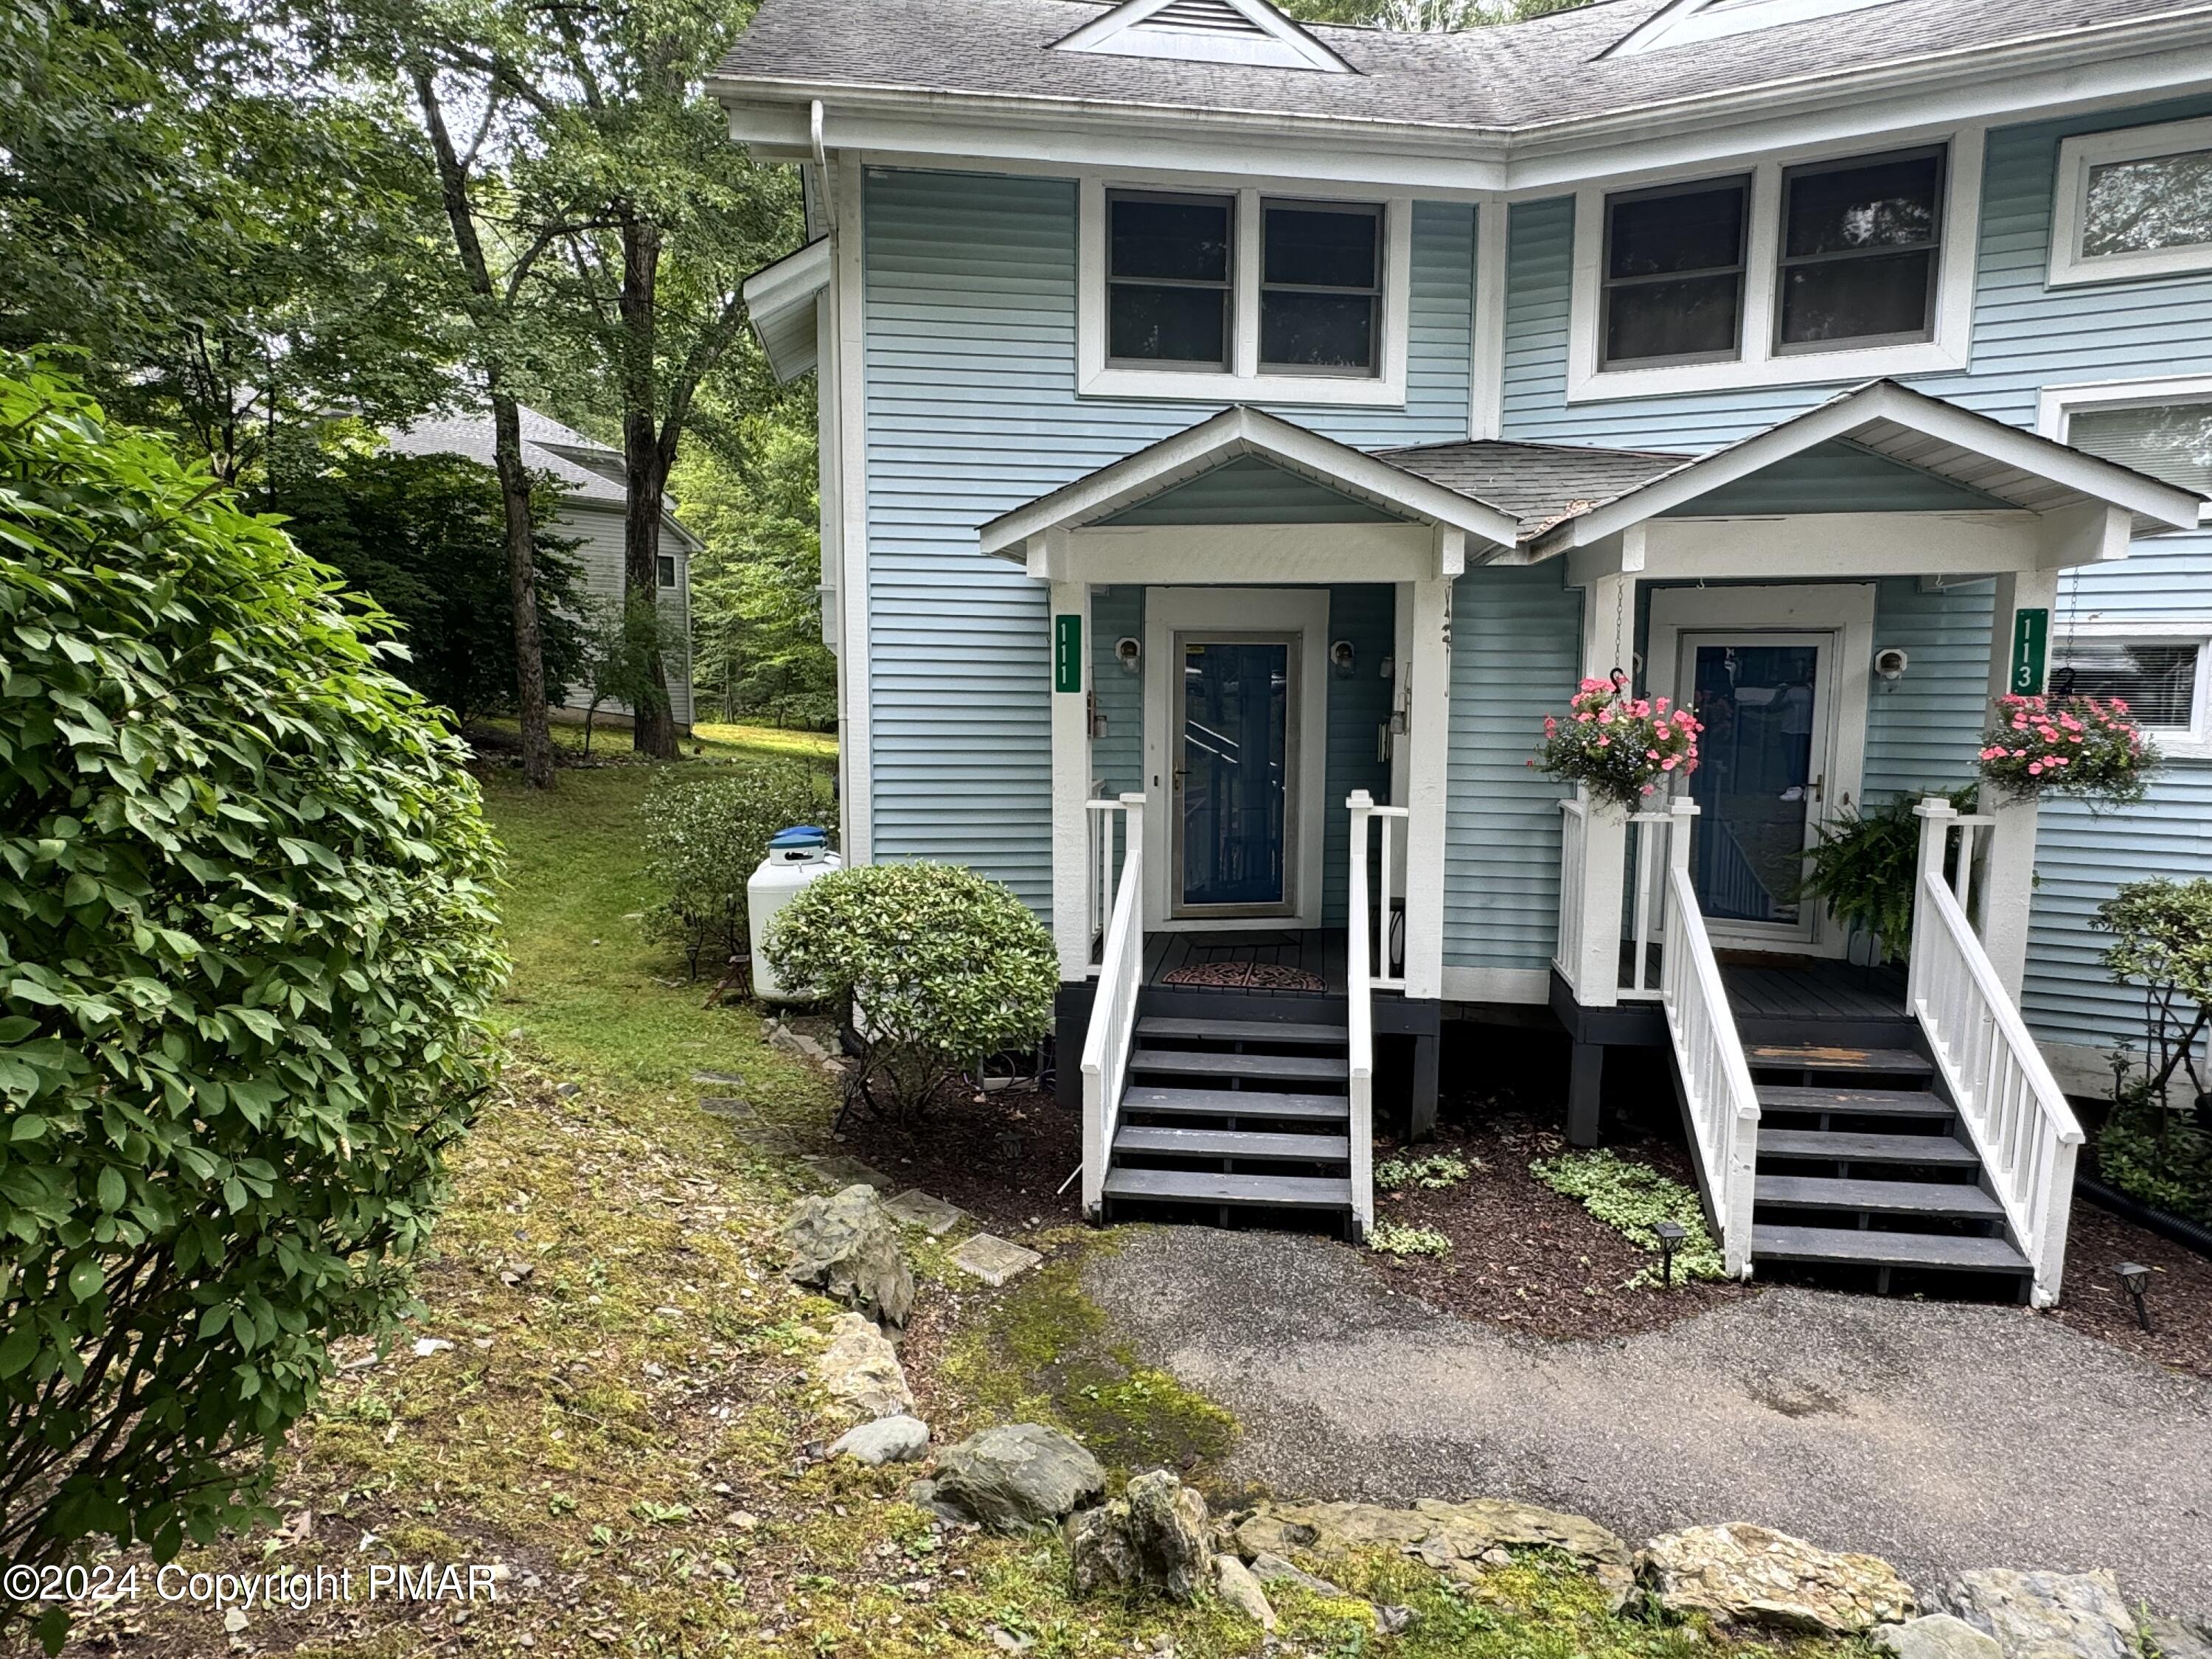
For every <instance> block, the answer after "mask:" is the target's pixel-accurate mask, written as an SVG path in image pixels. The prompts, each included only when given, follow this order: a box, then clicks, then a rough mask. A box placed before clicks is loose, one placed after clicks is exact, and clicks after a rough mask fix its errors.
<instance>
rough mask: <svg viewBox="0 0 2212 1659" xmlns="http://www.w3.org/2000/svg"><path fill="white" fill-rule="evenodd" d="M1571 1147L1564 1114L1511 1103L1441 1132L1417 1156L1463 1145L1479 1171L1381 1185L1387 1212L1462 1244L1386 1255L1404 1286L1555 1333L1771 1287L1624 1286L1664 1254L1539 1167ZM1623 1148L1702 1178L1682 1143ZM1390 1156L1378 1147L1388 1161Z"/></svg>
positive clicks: (1587, 1330)
mask: <svg viewBox="0 0 2212 1659" xmlns="http://www.w3.org/2000/svg"><path fill="white" fill-rule="evenodd" d="M1478 1109H1479V1108H1478ZM1565 1146H1566V1141H1565V1138H1564V1137H1563V1136H1561V1135H1560V1134H1559V1131H1558V1129H1557V1127H1555V1122H1554V1121H1553V1120H1552V1119H1550V1118H1548V1117H1544V1116H1538V1115H1531V1114H1528V1113H1526V1112H1523V1111H1521V1110H1518V1109H1513V1108H1510V1107H1507V1108H1503V1109H1492V1111H1491V1113H1490V1115H1483V1116H1473V1117H1467V1118H1462V1119H1461V1120H1460V1121H1447V1122H1446V1123H1444V1124H1443V1125H1441V1126H1440V1127H1439V1128H1438V1132H1437V1138H1436V1139H1434V1140H1432V1141H1429V1142H1426V1143H1425V1144H1423V1145H1422V1146H1419V1147H1416V1148H1413V1152H1415V1153H1416V1154H1417V1155H1419V1154H1426V1153H1432V1152H1454V1153H1456V1154H1457V1155H1458V1156H1459V1157H1461V1158H1464V1159H1466V1160H1467V1161H1468V1163H1469V1164H1472V1165H1474V1166H1475V1167H1474V1172H1473V1174H1472V1175H1470V1176H1469V1177H1468V1179H1467V1180H1465V1181H1463V1182H1458V1183H1457V1184H1455V1185H1454V1186H1451V1187H1448V1188H1441V1189H1437V1190H1433V1191H1431V1190H1425V1189H1423V1188H1409V1189H1407V1190H1406V1191H1404V1192H1401V1193H1395V1194H1393V1193H1381V1192H1378V1193H1377V1194H1376V1205H1375V1214H1376V1219H1377V1220H1378V1221H1395V1222H1398V1223H1400V1224H1401V1225H1406V1226H1414V1227H1433V1228H1435V1229H1436V1230H1437V1231H1439V1232H1441V1233H1443V1235H1444V1236H1445V1237H1448V1238H1449V1239H1450V1240H1451V1242H1452V1249H1451V1254H1450V1255H1448V1256H1444V1257H1441V1258H1437V1257H1430V1256H1417V1257H1413V1258H1412V1259H1410V1260H1408V1261H1404V1262H1399V1261H1395V1260H1393V1259H1392V1258H1390V1257H1389V1256H1383V1255H1377V1256H1376V1258H1375V1260H1376V1261H1377V1262H1378V1263H1381V1264H1382V1265H1383V1267H1385V1269H1386V1270H1387V1271H1388V1272H1389V1274H1390V1277H1391V1279H1392V1281H1393V1282H1394V1283H1395V1284H1396V1285H1398V1286H1399V1287H1400V1288H1401V1289H1404V1290H1406V1291H1410V1292H1411V1293H1412V1294H1413V1295H1415V1296H1418V1297H1420V1298H1421V1300H1422V1301H1424V1302H1426V1303H1429V1304H1431V1305H1432V1306H1435V1307H1437V1308H1441V1309H1443V1310H1446V1311H1448V1312H1450V1313H1455V1314H1458V1315H1460V1316H1462V1317H1463V1318H1467V1319H1480V1320H1483V1321H1486V1322H1489V1323H1491V1324H1494V1325H1503V1326H1505V1327H1507V1328H1510V1329H1513V1330H1516V1331H1524V1332H1526V1333H1528V1334H1529V1335H1531V1336H1539V1337H1545V1338H1548V1339H1551V1340H1588V1339H1591V1338H1597V1337H1611V1336H1628V1335H1632V1334H1635V1333H1636V1332H1638V1331H1649V1330H1656V1329H1659V1328H1662V1327H1664V1326H1667V1325H1671V1324H1673V1323H1674V1322H1675V1321H1676V1320H1679V1319H1686V1318H1688V1317H1690V1316H1692V1315H1693V1314H1699V1313H1703V1312H1705V1310H1707V1309H1708V1308H1711V1307H1714V1306H1717V1304H1721V1303H1723V1302H1734V1301H1740V1300H1741V1299H1742V1298H1743V1297H1747V1296H1756V1295H1757V1294H1758V1293H1759V1286H1758V1285H1756V1284H1753V1285H1736V1284H1711V1283H1705V1284H1687V1283H1684V1282H1683V1281H1681V1280H1680V1279H1677V1280H1676V1281H1675V1285H1674V1289H1673V1290H1671V1291H1665V1290H1660V1289H1656V1288H1644V1287H1639V1288H1638V1289H1635V1290H1628V1289H1626V1288H1624V1287H1625V1286H1626V1283H1627V1281H1628V1280H1629V1279H1632V1278H1633V1277H1634V1276H1635V1275H1636V1274H1637V1273H1638V1272H1639V1271H1641V1270H1642V1269H1643V1268H1644V1267H1648V1266H1650V1265H1651V1264H1653V1263H1654V1262H1656V1261H1657V1260H1658V1258H1657V1257H1656V1255H1653V1254H1651V1253H1650V1252H1649V1251H1646V1250H1644V1249H1640V1248H1639V1247H1638V1246H1637V1245H1636V1244H1634V1243H1631V1242H1630V1241H1629V1240H1628V1239H1627V1238H1626V1237H1623V1236H1622V1235H1621V1234H1620V1233H1618V1232H1616V1231H1613V1229H1612V1228H1611V1227H1608V1226H1607V1225H1605V1223H1603V1222H1602V1221H1600V1220H1598V1219H1597V1218H1595V1217H1594V1216H1592V1215H1591V1214H1590V1213H1589V1211H1587V1210H1585V1209H1583V1206H1582V1205H1581V1204H1580V1203H1579V1202H1578V1201H1577V1200H1574V1199H1571V1198H1569V1197H1567V1196H1566V1195H1565V1194H1562V1193H1555V1192H1553V1190H1552V1189H1551V1188H1549V1187H1547V1186H1545V1185H1544V1183H1543V1182H1541V1181H1538V1180H1537V1179H1536V1177H1535V1176H1532V1175H1530V1174H1529V1173H1528V1165H1529V1164H1531V1163H1532V1162H1534V1160H1536V1159H1538V1158H1549V1157H1552V1156H1553V1155H1554V1154H1556V1153H1558V1152H1561V1151H1564V1150H1565ZM1615 1150H1616V1151H1620V1152H1625V1153H1627V1154H1630V1155H1632V1156H1634V1157H1637V1158H1642V1159H1643V1160H1644V1161H1645V1162H1648V1163H1650V1164H1656V1166H1657V1167H1658V1168H1660V1169H1661V1170H1664V1171H1665V1172H1666V1173H1667V1174H1668V1175H1669V1176H1674V1178H1675V1179H1676V1180H1678V1181H1681V1182H1689V1181H1690V1180H1691V1178H1692V1177H1691V1171H1690V1167H1689V1163H1688V1160H1687V1159H1686V1158H1685V1157H1684V1156H1683V1154H1682V1153H1681V1152H1680V1149H1679V1148H1676V1147H1673V1146H1667V1145H1665V1144H1664V1143H1662V1142H1659V1141H1656V1140H1653V1141H1646V1142H1644V1143H1642V1144H1640V1145H1619V1144H1617V1143H1616V1144H1615ZM1384 1157H1385V1154H1384V1153H1383V1151H1382V1150H1381V1149H1380V1148H1378V1149H1377V1150H1376V1163H1377V1164H1380V1163H1382V1162H1383V1159H1384Z"/></svg>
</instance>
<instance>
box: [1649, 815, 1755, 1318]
mask: <svg viewBox="0 0 2212 1659" xmlns="http://www.w3.org/2000/svg"><path fill="white" fill-rule="evenodd" d="M1697 811H1698V808H1697V805H1696V803H1694V802H1692V801H1686V800H1680V801H1677V802H1675V803H1674V812H1673V813H1672V814H1671V816H1672V817H1674V818H1675V819H1676V820H1678V822H1677V823H1675V824H1674V827H1673V830H1672V833H1671V839H1670V841H1669V842H1668V857H1667V860H1666V887H1665V893H1666V927H1667V948H1666V951H1665V953H1664V957H1663V958H1662V967H1661V971H1660V975H1659V1001H1660V1005H1661V1006H1662V1007H1663V1008H1664V1009H1665V1010H1666V1013H1667V1034H1668V1038H1669V1039H1670V1040H1671V1041H1672V1042H1673V1043H1674V1069H1675V1074H1676V1075H1677V1076H1678V1077H1679V1078H1680V1080H1681V1087H1682V1098H1683V1101H1684V1103H1685V1104H1686V1107H1687V1109H1688V1114H1689V1119H1690V1125H1691V1127H1692V1130H1693V1131H1694V1132H1695V1133H1696V1135H1697V1143H1698V1144H1697V1154H1698V1159H1699V1163H1700V1164H1702V1166H1703V1167H1704V1170H1705V1194H1706V1197H1707V1199H1708V1200H1709V1201H1710V1202H1711V1206H1712V1212H1713V1222H1714V1225H1715V1226H1716V1227H1717V1229H1718V1230H1719V1232H1720V1246H1721V1254H1722V1256H1723V1259H1724V1260H1725V1261H1726V1264H1727V1270H1728V1273H1729V1276H1730V1277H1731V1278H1735V1279H1748V1278H1750V1277H1751V1229H1752V1194H1753V1188H1754V1185H1755V1183H1756V1182H1757V1179H1758V1175H1759V1094H1758V1091H1756V1090H1755V1089H1753V1086H1752V1082H1751V1067H1750V1066H1748V1065H1747V1064H1746V1063H1745V1060H1744V1056H1743V1042H1742V1040H1741V1038H1739V1037H1738V1036H1736V1030H1735V1014H1734V1013H1733V1012H1730V1010H1729V1002H1728V992H1727V989H1726V987H1723V984H1722V982H1721V969H1720V963H1718V962H1717V960H1715V959H1714V957H1713V946H1712V941H1711V939H1709V938H1707V937H1706V934H1705V915H1704V914H1703V913H1702V912H1701V911H1699V908H1698V889H1697V884H1696V883H1695V882H1694V881H1692V879H1691V877H1690V823H1689V821H1690V819H1691V818H1692V817H1696V816H1697ZM1638 885H1639V887H1640V886H1641V884H1640V883H1639V884H1638ZM1638 948H1639V950H1640V949H1641V946H1640V945H1639V947H1638Z"/></svg>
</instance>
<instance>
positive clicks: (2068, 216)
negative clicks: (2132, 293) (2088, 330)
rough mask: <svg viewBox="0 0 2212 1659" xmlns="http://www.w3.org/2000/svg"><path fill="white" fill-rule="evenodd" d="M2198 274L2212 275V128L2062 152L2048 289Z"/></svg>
mask: <svg viewBox="0 0 2212 1659" xmlns="http://www.w3.org/2000/svg"><path fill="white" fill-rule="evenodd" d="M2203 270H2212V120H2197V121H2172V122H2167V123H2166V124H2163V125H2159V126H2150V127H2130V128H2126V129H2124V130H2122V131H2118V132H2098V133H2088V134H2085V135H2083V136H2081V137H2075V138H2069V139H2066V140H2065V141H2064V142H2063V143H2061V144H2060V145H2059V146H2058V182H2057V194H2056V196H2055V197H2054V199H2053V201H2052V204H2051V270H2050V280H2051V284H2052V286H2054V287H2061V286H2064V285H2066V284H2069V283H2100V282H2118V281H2122V280H2124V279H2127V278H2130V277H2145V276H2176V275H2180V274H2183V273H2186V272H2190V271H2203Z"/></svg>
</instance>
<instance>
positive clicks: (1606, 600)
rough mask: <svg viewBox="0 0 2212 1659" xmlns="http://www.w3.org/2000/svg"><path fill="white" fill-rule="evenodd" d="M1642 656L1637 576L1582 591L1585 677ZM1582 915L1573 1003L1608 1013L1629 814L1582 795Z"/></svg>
mask: <svg viewBox="0 0 2212 1659" xmlns="http://www.w3.org/2000/svg"><path fill="white" fill-rule="evenodd" d="M1635 656H1636V575H1635V573H1634V571H1632V570H1629V571H1622V572H1619V573H1615V574H1603V575H1595V576H1593V577H1592V578H1591V579H1590V580H1589V581H1588V582H1587V583H1585V584H1584V585H1583V672H1582V678H1584V679H1600V680H1601V679H1604V678H1607V676H1608V675H1610V674H1611V673H1612V672H1613V670H1614V669H1615V668H1623V669H1628V670H1629V671H1632V672H1633V671H1634V670H1633V665H1634V661H1635ZM1583 806H1584V811H1585V817H1584V820H1583V871H1582V897H1583V914H1582V925H1581V927H1580V929H1579V930H1578V931H1579V935H1580V938H1581V939H1582V952H1581V958H1580V960H1578V961H1577V962H1573V963H1568V964H1567V967H1568V969H1569V972H1570V975H1571V978H1572V980H1573V982H1574V993H1575V1000H1576V1001H1577V1002H1579V1003H1581V1004H1582V1005H1583V1006H1584V1007H1585V1008H1610V1007H1612V1006H1613V1005H1614V1004H1615V1003H1617V1002H1619V1001H1620V919H1621V905H1622V902H1623V900H1624V897H1625V896H1626V892H1627V882H1628V815H1627V813H1626V812H1624V811H1622V810H1621V809H1620V807H1618V806H1614V805H1610V804H1609V803H1607V802H1604V801H1601V800H1599V799H1596V798H1595V796H1593V795H1591V794H1590V793H1589V791H1587V790H1585V791H1583Z"/></svg>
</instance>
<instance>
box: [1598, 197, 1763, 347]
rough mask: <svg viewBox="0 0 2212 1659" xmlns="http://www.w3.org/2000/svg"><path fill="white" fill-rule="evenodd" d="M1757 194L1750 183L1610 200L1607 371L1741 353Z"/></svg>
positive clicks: (1606, 243) (1606, 253)
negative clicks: (1747, 241)
mask: <svg viewBox="0 0 2212 1659" xmlns="http://www.w3.org/2000/svg"><path fill="white" fill-rule="evenodd" d="M1750 197H1751V180H1750V179H1726V180H1723V181H1720V182H1718V183H1713V184H1700V185H1686V186H1683V187H1681V188H1678V189H1668V190H1649V191H1635V192H1632V193H1631V194H1628V195H1625V196H1613V197H1607V198H1606V218H1605V282H1604V301H1603V304H1604V322H1603V325H1602V327H1603V333H1604V341H1605V344H1604V361H1605V363H1606V365H1607V367H1608V368H1610V367H1613V365H1616V364H1620V363H1632V362H1644V363H1651V362H1676V363H1681V362H1710V361H1711V360H1713V359H1715V358H1724V357H1734V356H1736V355H1737V353H1738V351H1739V350H1740V349H1741V337H1742V324H1743V271H1744V233H1745V230H1746V228H1747V225H1748V223H1749V222H1750V213H1749V204H1750Z"/></svg>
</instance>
